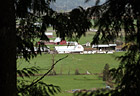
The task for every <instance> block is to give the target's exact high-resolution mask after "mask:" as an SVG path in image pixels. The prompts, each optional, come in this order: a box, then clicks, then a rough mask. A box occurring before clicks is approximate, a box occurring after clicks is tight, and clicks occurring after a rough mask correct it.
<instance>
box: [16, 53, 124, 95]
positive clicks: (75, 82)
mask: <svg viewBox="0 0 140 96" xmlns="http://www.w3.org/2000/svg"><path fill="white" fill-rule="evenodd" d="M122 54H124V53H123V52H115V53H114V54H56V55H55V57H54V59H55V61H57V60H58V59H60V58H62V57H65V56H66V55H68V57H67V58H65V59H63V60H62V61H60V62H58V63H57V64H56V65H55V68H54V70H55V71H56V74H57V75H55V76H46V77H45V78H44V79H43V81H44V82H46V83H47V84H54V85H58V86H60V87H61V89H62V92H61V93H58V94H56V95H55V96H72V93H70V92H69V91H71V90H74V89H93V88H105V86H106V84H105V82H104V81H103V80H102V78H101V77H99V76H98V75H96V74H97V73H102V71H103V68H104V66H105V64H107V63H108V64H109V66H110V68H116V67H118V65H119V61H118V60H116V59H115V58H116V57H117V56H120V55H122ZM17 63H18V65H17V68H18V69H22V68H24V67H32V66H36V67H39V68H40V69H41V70H40V72H39V74H43V73H46V72H47V71H48V69H49V68H50V67H51V65H52V54H44V53H42V55H39V56H37V57H36V58H34V59H31V60H30V62H26V61H25V60H23V59H20V60H18V61H17ZM76 69H78V70H79V73H80V74H84V73H86V72H87V71H88V72H90V73H91V75H74V74H75V70H76ZM38 77H40V76H33V77H32V78H30V80H33V79H35V78H38Z"/></svg>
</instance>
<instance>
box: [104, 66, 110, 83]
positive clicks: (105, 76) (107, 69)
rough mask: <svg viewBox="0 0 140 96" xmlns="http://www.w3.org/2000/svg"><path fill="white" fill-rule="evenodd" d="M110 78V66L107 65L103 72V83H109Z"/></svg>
mask: <svg viewBox="0 0 140 96" xmlns="http://www.w3.org/2000/svg"><path fill="white" fill-rule="evenodd" d="M109 78H110V76H109V65H108V64H106V65H105V67H104V70H103V81H108V80H109Z"/></svg>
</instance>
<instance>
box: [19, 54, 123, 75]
mask: <svg viewBox="0 0 140 96" xmlns="http://www.w3.org/2000/svg"><path fill="white" fill-rule="evenodd" d="M120 54H122V53H114V54H55V57H54V59H55V61H57V60H58V59H60V58H63V57H65V56H66V55H68V57H67V58H65V59H64V60H61V61H60V62H58V63H57V64H56V65H55V68H54V70H55V71H56V73H57V74H59V73H60V72H61V73H62V74H65V75H66V74H68V72H69V73H70V74H74V73H75V70H76V69H78V70H79V72H80V73H86V72H87V71H89V72H90V73H101V72H102V70H103V68H104V65H105V64H107V63H108V64H109V65H110V67H111V68H114V67H117V66H118V64H119V62H118V61H117V60H116V59H115V57H116V56H118V55H120ZM17 63H18V65H17V68H18V69H22V68H24V67H31V66H36V67H38V66H39V67H40V69H41V72H40V73H45V72H47V70H48V69H49V68H50V67H51V65H52V54H43V53H42V55H39V56H37V57H36V58H34V59H31V60H30V62H25V60H23V59H20V60H18V61H17Z"/></svg>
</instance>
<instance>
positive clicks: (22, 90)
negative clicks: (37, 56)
mask: <svg viewBox="0 0 140 96" xmlns="http://www.w3.org/2000/svg"><path fill="white" fill-rule="evenodd" d="M67 57H68V55H66V56H65V57H63V58H60V59H59V60H57V61H56V62H55V63H54V64H52V66H51V68H50V69H49V70H48V71H47V72H46V73H45V74H44V75H43V76H41V77H40V78H39V79H37V80H36V81H34V82H32V83H31V84H30V85H29V86H27V87H26V88H24V89H21V90H19V91H18V93H21V92H24V91H25V90H27V89H28V88H30V87H32V86H33V85H35V84H36V83H38V82H39V81H40V80H42V79H43V78H44V77H45V76H46V75H48V74H49V73H50V72H51V71H52V70H53V68H54V66H55V65H56V64H57V63H58V62H59V61H61V60H63V59H65V58H67Z"/></svg>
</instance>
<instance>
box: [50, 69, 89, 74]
mask: <svg viewBox="0 0 140 96" xmlns="http://www.w3.org/2000/svg"><path fill="white" fill-rule="evenodd" d="M62 74H63V73H62V71H60V73H59V74H57V73H56V71H55V69H53V70H52V71H51V72H50V73H49V75H62ZM84 74H86V73H80V72H79V70H78V69H75V73H74V75H84ZM68 75H70V71H68Z"/></svg>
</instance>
